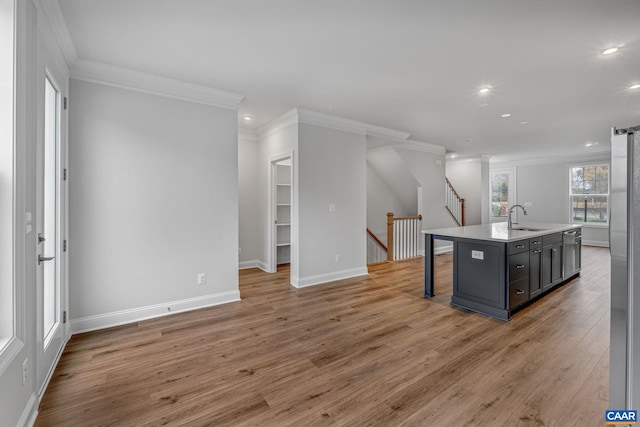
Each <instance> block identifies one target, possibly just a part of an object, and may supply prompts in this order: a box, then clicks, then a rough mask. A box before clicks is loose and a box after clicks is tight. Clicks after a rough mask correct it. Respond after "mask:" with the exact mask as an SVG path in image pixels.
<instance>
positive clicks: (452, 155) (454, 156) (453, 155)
mask: <svg viewBox="0 0 640 427" xmlns="http://www.w3.org/2000/svg"><path fill="white" fill-rule="evenodd" d="M449 157H451V158H452V159H455V158H456V157H458V155H457V154H451V155H450V156H449Z"/></svg>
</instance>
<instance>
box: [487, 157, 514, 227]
mask: <svg viewBox="0 0 640 427" xmlns="http://www.w3.org/2000/svg"><path fill="white" fill-rule="evenodd" d="M489 176H490V185H491V217H490V218H491V222H501V221H506V220H507V215H508V212H509V206H511V205H513V204H514V200H515V194H514V190H515V184H514V182H515V170H514V169H493V170H491V172H490V173H489Z"/></svg>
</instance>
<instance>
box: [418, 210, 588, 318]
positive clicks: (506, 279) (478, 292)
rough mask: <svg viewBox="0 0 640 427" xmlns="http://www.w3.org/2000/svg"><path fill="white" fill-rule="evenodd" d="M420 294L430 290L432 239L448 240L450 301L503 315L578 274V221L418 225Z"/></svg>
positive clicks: (429, 293)
mask: <svg viewBox="0 0 640 427" xmlns="http://www.w3.org/2000/svg"><path fill="white" fill-rule="evenodd" d="M423 233H424V235H425V268H424V296H425V297H432V296H434V291H433V289H434V283H433V280H434V279H433V278H434V271H433V270H434V263H433V256H434V240H450V241H453V295H452V297H451V305H453V306H455V307H460V308H465V309H468V310H472V311H476V312H478V313H482V314H486V315H489V316H493V317H496V318H498V319H502V320H509V319H510V317H511V314H512V313H513V312H515V311H517V310H518V309H519V308H522V307H523V305H525V304H526V303H528V302H530V301H533V300H535V299H537V298H539V297H540V296H542V295H544V294H545V293H547V292H548V291H550V290H551V289H553V288H555V287H556V286H559V285H561V284H564V283H566V282H568V281H569V280H571V279H573V278H574V277H576V276H578V275H579V274H580V266H581V250H582V247H581V240H582V237H581V236H582V228H581V225H579V224H549V223H526V224H517V225H514V227H513V228H512V229H509V228H508V225H507V223H506V222H504V223H494V224H483V225H469V226H464V227H450V228H440V229H435V230H424V231H423Z"/></svg>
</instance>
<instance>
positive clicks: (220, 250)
mask: <svg viewBox="0 0 640 427" xmlns="http://www.w3.org/2000/svg"><path fill="white" fill-rule="evenodd" d="M70 99H71V102H70V132H69V152H70V156H69V157H70V166H69V176H70V183H69V188H70V191H69V192H70V206H69V222H70V230H69V247H70V249H69V250H70V257H71V265H70V317H71V319H72V328H73V329H74V330H76V331H77V330H83V329H93V328H96V327H104V326H107V325H109V324H114V323H120V322H129V321H132V319H136V318H144V317H148V316H155V315H159V314H161V313H164V314H166V313H168V312H170V311H177V310H182V309H187V308H195V307H198V306H206V305H211V304H215V303H220V302H226V301H231V300H236V299H237V298H238V297H239V292H238V273H237V269H238V252H237V248H238V147H237V140H238V137H237V131H238V128H237V116H236V114H237V113H236V111H234V110H232V109H224V108H215V107H210V106H206V105H202V104H197V103H191V102H187V101H181V100H176V99H171V98H167V97H161V96H155V95H148V94H144V93H141V92H135V91H129V90H124V89H119V88H115V87H111V86H106V85H100V84H94V83H87V82H83V81H77V80H71V87H70ZM198 273H206V274H207V284H206V285H201V286H198V285H197V274H198Z"/></svg>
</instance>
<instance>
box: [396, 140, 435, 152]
mask: <svg viewBox="0 0 640 427" xmlns="http://www.w3.org/2000/svg"><path fill="white" fill-rule="evenodd" d="M393 148H402V149H404V150H413V151H421V152H423V153H431V154H440V155H442V156H444V154H445V153H446V151H447V150H446V149H445V148H444V147H443V146H441V145H436V144H430V143H428V142H421V141H412V140H409V141H405V142H403V143H402V144H398V145H393Z"/></svg>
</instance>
